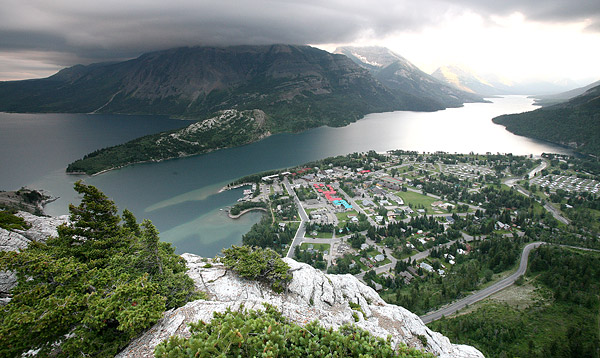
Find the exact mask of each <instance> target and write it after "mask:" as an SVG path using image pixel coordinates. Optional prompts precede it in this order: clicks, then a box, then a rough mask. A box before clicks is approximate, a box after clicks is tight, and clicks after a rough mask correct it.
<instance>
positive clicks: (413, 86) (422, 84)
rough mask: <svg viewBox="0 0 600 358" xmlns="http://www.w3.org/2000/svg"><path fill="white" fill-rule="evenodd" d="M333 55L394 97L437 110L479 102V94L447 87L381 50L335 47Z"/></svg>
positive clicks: (398, 57) (381, 48)
mask: <svg viewBox="0 0 600 358" xmlns="http://www.w3.org/2000/svg"><path fill="white" fill-rule="evenodd" d="M334 53H339V54H343V55H345V56H347V57H348V58H350V59H351V60H352V61H354V62H355V63H356V64H358V65H359V66H361V67H363V68H365V69H367V70H369V71H370V72H371V74H372V75H373V77H375V78H376V79H377V80H378V81H379V82H381V83H382V84H384V85H385V86H386V87H388V88H390V89H392V90H395V91H397V92H398V93H402V94H405V95H411V96H415V97H419V98H423V99H427V101H428V102H429V103H435V104H437V105H438V106H439V108H445V107H459V106H461V105H462V104H463V103H468V102H483V99H482V98H481V96H480V95H479V94H476V93H474V92H473V91H464V90H463V89H460V88H455V87H454V86H451V85H448V84H447V83H445V82H443V81H440V80H439V79H436V78H435V77H433V76H431V75H428V74H427V73H425V72H423V71H421V70H420V69H419V68H418V67H417V66H415V65H414V64H412V63H411V62H409V61H408V60H407V59H405V58H404V57H402V56H400V55H398V54H396V53H394V52H392V51H390V50H389V49H387V48H385V47H377V46H371V47H351V46H347V47H338V48H337V49H336V50H335V51H334Z"/></svg>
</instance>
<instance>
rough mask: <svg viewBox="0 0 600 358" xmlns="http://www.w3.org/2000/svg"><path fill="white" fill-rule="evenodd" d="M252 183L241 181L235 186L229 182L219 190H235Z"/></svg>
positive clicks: (220, 191)
mask: <svg viewBox="0 0 600 358" xmlns="http://www.w3.org/2000/svg"><path fill="white" fill-rule="evenodd" d="M252 184H253V183H241V184H236V185H233V186H230V185H229V184H227V185H225V186H224V187H222V188H221V189H219V191H218V192H219V193H222V192H224V191H227V190H234V189H238V188H241V187H243V186H247V185H252Z"/></svg>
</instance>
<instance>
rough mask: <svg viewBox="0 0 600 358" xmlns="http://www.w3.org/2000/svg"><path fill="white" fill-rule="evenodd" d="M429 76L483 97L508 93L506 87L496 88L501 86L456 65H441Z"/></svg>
mask: <svg viewBox="0 0 600 358" xmlns="http://www.w3.org/2000/svg"><path fill="white" fill-rule="evenodd" d="M431 76H433V77H434V78H437V79H438V80H439V81H442V82H444V83H447V84H450V85H452V86H454V87H456V88H459V89H461V90H463V91H465V92H469V93H477V94H479V95H482V96H485V97H489V96H496V95H501V94H506V93H508V92H507V90H508V89H507V88H504V89H501V88H498V87H501V86H499V84H497V83H496V84H492V83H490V82H488V81H487V80H485V79H483V78H481V77H479V76H477V75H475V74H474V73H472V72H469V71H466V70H464V69H462V68H460V67H457V66H442V67H440V68H438V69H437V70H435V72H433V73H432V74H431Z"/></svg>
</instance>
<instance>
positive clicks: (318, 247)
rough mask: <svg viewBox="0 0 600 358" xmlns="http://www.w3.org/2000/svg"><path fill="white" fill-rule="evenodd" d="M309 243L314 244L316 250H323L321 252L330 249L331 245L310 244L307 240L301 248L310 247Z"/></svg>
mask: <svg viewBox="0 0 600 358" xmlns="http://www.w3.org/2000/svg"><path fill="white" fill-rule="evenodd" d="M308 245H312V246H313V249H314V250H317V251H321V252H323V251H329V248H330V247H331V245H330V244H310V243H307V242H305V243H303V244H302V245H300V250H306V249H308V247H309V246H308Z"/></svg>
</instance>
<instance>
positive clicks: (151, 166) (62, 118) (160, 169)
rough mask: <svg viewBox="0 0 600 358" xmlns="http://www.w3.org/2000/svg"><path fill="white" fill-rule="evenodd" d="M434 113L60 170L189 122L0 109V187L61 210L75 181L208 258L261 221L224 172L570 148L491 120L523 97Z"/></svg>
mask: <svg viewBox="0 0 600 358" xmlns="http://www.w3.org/2000/svg"><path fill="white" fill-rule="evenodd" d="M492 102H493V103H472V104H466V105H465V106H464V107H462V108H453V109H447V110H445V111H438V112H430V113H424V112H388V113H377V114H370V115H367V116H366V117H365V118H364V119H362V120H360V121H358V122H356V123H353V124H350V125H348V126H346V127H342V128H328V127H321V128H315V129H311V130H308V131H305V132H302V133H299V134H280V135H275V136H271V137H269V138H266V139H264V140H262V141H260V142H257V143H253V144H250V145H246V146H242V147H238V148H232V149H226V150H220V151H216V152H213V153H209V154H205V155H199V156H194V157H188V158H182V159H175V160H169V161H165V162H161V163H148V164H136V165H133V166H130V167H126V168H123V169H119V170H115V171H111V172H108V173H105V174H102V175H98V176H94V177H88V176H73V175H66V174H65V173H64V170H65V168H66V165H67V164H68V163H70V162H72V161H74V160H76V159H78V158H80V157H82V156H83V155H85V154H87V153H89V152H91V151H93V150H96V149H99V148H102V147H106V146H110V145H115V144H118V143H122V142H124V141H127V140H129V139H132V138H135V137H138V136H141V135H145V134H149V133H154V132H158V131H162V130H167V129H173V128H179V127H182V126H185V125H186V124H188V122H184V121H180V120H174V119H169V118H165V117H159V116H122V115H85V114H7V113H0V168H2V169H1V171H2V174H1V176H0V189H3V190H13V189H18V188H19V187H21V186H28V187H31V188H37V189H44V190H47V191H49V192H50V193H51V194H53V195H54V196H59V197H60V198H59V199H58V200H57V201H55V202H53V203H51V204H49V205H48V206H47V207H46V212H47V213H48V214H50V215H60V214H65V213H67V205H68V203H70V202H76V201H77V198H76V196H75V192H74V191H73V190H72V187H73V183H74V182H75V181H76V180H79V179H84V180H85V182H86V183H88V184H92V185H95V186H97V187H98V188H100V189H101V190H102V191H104V193H106V194H107V195H108V196H109V197H111V198H112V199H113V200H115V202H116V204H117V206H118V207H119V209H121V210H122V209H124V208H127V209H129V210H130V211H132V212H133V213H134V214H135V215H136V216H137V218H138V219H139V220H140V221H141V220H142V219H144V218H148V219H150V220H152V222H153V223H154V224H155V225H156V227H157V228H158V230H159V231H160V233H161V238H162V239H163V240H165V241H169V242H172V243H173V244H174V245H175V246H176V247H177V250H176V251H177V253H183V252H191V253H195V254H198V255H202V256H214V255H215V254H216V253H217V252H219V251H220V250H221V249H222V248H223V247H228V246H230V245H232V244H239V243H240V242H241V236H242V235H243V234H244V233H246V232H247V231H248V230H249V229H250V227H251V226H252V225H253V224H254V223H256V222H258V221H259V220H260V217H261V215H262V214H260V213H257V212H254V213H249V214H247V215H244V216H243V217H242V218H240V219H238V220H231V219H229V218H228V217H227V216H226V214H225V212H224V211H223V210H222V209H224V208H226V207H227V206H230V205H233V204H234V203H235V202H236V200H237V199H238V198H240V197H241V196H242V195H241V191H242V189H237V190H231V191H226V192H223V193H218V191H219V189H220V188H221V187H223V186H224V185H225V184H227V183H228V182H230V181H232V180H233V179H236V178H239V177H241V176H244V175H247V174H251V173H254V172H259V171H264V170H269V169H275V168H282V167H288V166H294V165H299V164H302V163H305V162H308V161H312V160H316V159H320V158H325V157H328V156H333V155H340V154H348V153H352V152H360V151H367V150H371V149H373V150H376V151H386V150H390V149H404V150H416V151H427V152H432V151H438V150H441V151H445V152H449V153H454V152H456V153H469V152H475V153H486V152H492V153H513V154H541V153H542V152H558V153H569V151H568V150H567V149H564V148H562V147H559V146H555V145H552V144H549V143H544V142H540V141H535V140H532V139H529V138H525V137H520V136H516V135H513V134H511V133H509V132H508V131H506V130H505V129H504V127H502V126H498V125H495V124H494V123H492V121H491V119H492V118H493V117H496V116H498V115H501V114H506V113H517V112H524V111H529V110H532V109H535V108H536V107H535V106H533V101H532V100H531V99H529V98H526V97H524V96H507V97H504V98H494V99H492Z"/></svg>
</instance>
